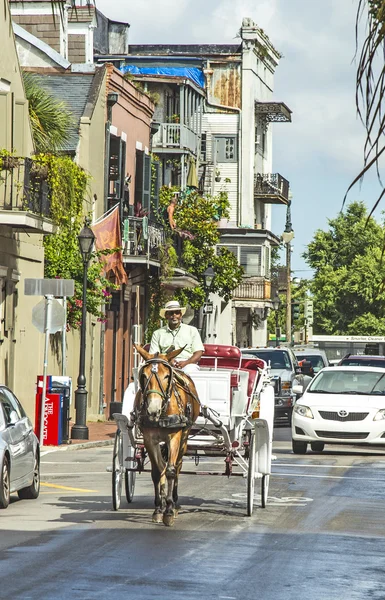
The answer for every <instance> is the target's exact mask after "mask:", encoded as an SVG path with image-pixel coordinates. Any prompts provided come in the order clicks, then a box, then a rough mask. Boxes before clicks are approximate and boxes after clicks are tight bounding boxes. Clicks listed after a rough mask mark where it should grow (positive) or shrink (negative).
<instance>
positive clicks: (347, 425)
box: [292, 367, 385, 454]
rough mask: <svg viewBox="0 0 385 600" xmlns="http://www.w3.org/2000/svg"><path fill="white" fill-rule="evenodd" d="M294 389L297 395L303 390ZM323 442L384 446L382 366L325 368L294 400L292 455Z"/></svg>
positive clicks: (321, 446) (319, 446)
mask: <svg viewBox="0 0 385 600" xmlns="http://www.w3.org/2000/svg"><path fill="white" fill-rule="evenodd" d="M295 388H296V389H294V388H293V391H295V392H296V393H297V394H300V393H301V392H302V391H303V390H302V389H300V386H295ZM309 443H310V446H311V449H312V450H314V451H315V452H322V450H323V449H324V446H325V444H378V445H381V444H382V445H384V446H385V369H382V368H378V367H326V368H324V369H322V370H321V371H319V373H318V374H317V375H316V376H315V377H314V379H313V381H312V382H311V384H310V385H309V387H308V388H307V389H306V391H305V392H304V393H303V395H302V396H301V397H300V398H299V400H297V402H296V403H295V405H294V408H293V415H292V445H293V452H294V453H295V454H305V453H306V450H307V446H308V444H309Z"/></svg>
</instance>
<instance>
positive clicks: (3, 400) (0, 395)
mask: <svg viewBox="0 0 385 600" xmlns="http://www.w3.org/2000/svg"><path fill="white" fill-rule="evenodd" d="M0 404H1V406H2V408H3V414H4V418H5V424H6V425H9V424H10V423H11V413H12V411H16V413H17V415H18V417H19V419H20V416H21V415H20V412H19V409H18V407H17V405H15V403H14V402H13V401H11V397H10V396H8V394H6V393H5V389H4V388H2V389H1V390H0ZM16 409H17V410H16Z"/></svg>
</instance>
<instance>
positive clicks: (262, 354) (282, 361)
mask: <svg viewBox="0 0 385 600" xmlns="http://www.w3.org/2000/svg"><path fill="white" fill-rule="evenodd" d="M247 354H249V355H250V354H252V355H253V356H258V358H262V360H264V361H266V362H267V363H268V362H269V361H270V363H271V364H270V366H271V368H272V369H289V370H291V369H292V366H291V363H290V358H289V355H288V353H287V352H285V350H247Z"/></svg>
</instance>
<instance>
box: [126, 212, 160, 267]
mask: <svg viewBox="0 0 385 600" xmlns="http://www.w3.org/2000/svg"><path fill="white" fill-rule="evenodd" d="M164 244H165V233H164V229H163V227H162V226H161V225H159V224H158V223H156V222H155V221H152V220H150V219H148V217H127V218H126V219H124V221H123V260H124V262H132V259H133V258H137V259H138V260H134V261H133V262H146V261H155V262H159V261H160V251H161V248H162V247H163V246H164Z"/></svg>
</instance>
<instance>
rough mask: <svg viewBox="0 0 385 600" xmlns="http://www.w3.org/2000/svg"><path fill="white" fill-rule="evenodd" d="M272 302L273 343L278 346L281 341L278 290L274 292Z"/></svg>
mask: <svg viewBox="0 0 385 600" xmlns="http://www.w3.org/2000/svg"><path fill="white" fill-rule="evenodd" d="M272 304H273V309H274V310H275V345H276V346H279V342H280V341H281V329H280V326H279V309H280V306H281V298H280V297H279V295H278V292H277V293H276V294H275V297H274V300H273V301H272Z"/></svg>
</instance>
